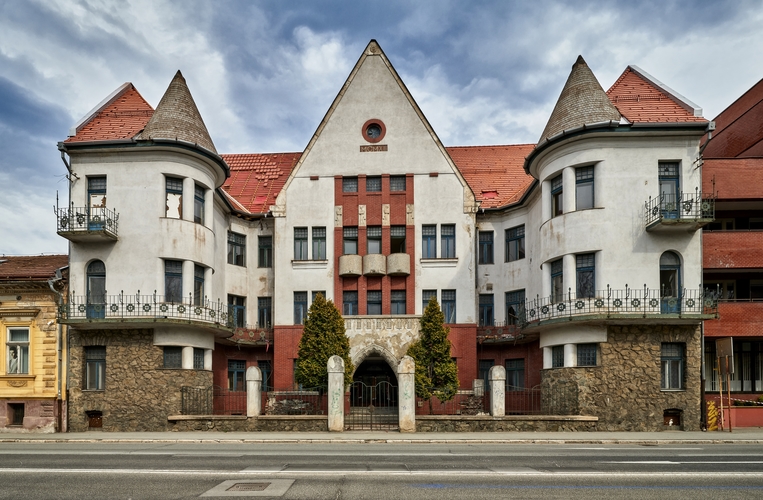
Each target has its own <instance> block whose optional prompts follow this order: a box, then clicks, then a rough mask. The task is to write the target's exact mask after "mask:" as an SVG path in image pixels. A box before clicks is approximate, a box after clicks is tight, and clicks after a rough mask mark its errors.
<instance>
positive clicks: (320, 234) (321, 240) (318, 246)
mask: <svg viewBox="0 0 763 500" xmlns="http://www.w3.org/2000/svg"><path fill="white" fill-rule="evenodd" d="M313 260H326V228H325V227H314V228H313Z"/></svg>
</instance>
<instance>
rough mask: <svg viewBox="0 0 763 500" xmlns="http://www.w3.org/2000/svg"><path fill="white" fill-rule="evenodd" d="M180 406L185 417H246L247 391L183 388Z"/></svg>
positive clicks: (215, 386) (216, 386) (217, 386)
mask: <svg viewBox="0 0 763 500" xmlns="http://www.w3.org/2000/svg"><path fill="white" fill-rule="evenodd" d="M180 406H181V410H180V411H181V413H182V414H183V415H246V391H229V390H228V389H225V388H222V387H220V386H219V385H214V386H211V387H189V386H183V387H181V388H180Z"/></svg>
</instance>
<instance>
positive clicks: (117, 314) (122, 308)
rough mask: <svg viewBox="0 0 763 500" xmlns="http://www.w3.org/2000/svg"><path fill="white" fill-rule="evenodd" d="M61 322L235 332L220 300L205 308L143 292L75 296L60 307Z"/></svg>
mask: <svg viewBox="0 0 763 500" xmlns="http://www.w3.org/2000/svg"><path fill="white" fill-rule="evenodd" d="M59 319H60V320H62V321H63V322H66V323H76V322H79V321H93V320H101V321H109V320H111V321H122V320H133V321H140V320H148V321H156V320H180V321H188V322H197V323H206V324H209V325H214V326H216V327H219V328H225V329H228V330H231V331H233V329H234V328H235V327H234V315H233V311H232V307H230V306H228V304H225V303H223V302H221V301H219V300H218V301H217V302H213V301H210V300H207V299H205V300H204V301H203V304H202V305H197V304H194V301H193V300H192V298H191V297H190V296H189V297H188V299H187V300H185V301H172V300H167V299H166V298H165V297H164V296H162V295H157V294H156V293H154V294H152V295H141V293H140V290H139V291H138V293H137V294H135V295H127V294H125V293H124V292H122V293H120V294H119V295H107V294H103V295H101V296H100V297H98V298H94V297H92V296H90V297H88V296H85V295H74V294H73V293H72V294H71V295H69V296H68V301H67V302H66V303H64V304H62V305H61V306H59Z"/></svg>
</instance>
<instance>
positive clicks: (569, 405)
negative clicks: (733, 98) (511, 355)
mask: <svg viewBox="0 0 763 500" xmlns="http://www.w3.org/2000/svg"><path fill="white" fill-rule="evenodd" d="M577 414H578V389H577V386H576V385H575V384H573V383H567V384H565V383H557V384H554V385H552V386H551V387H548V388H546V389H543V390H541V387H540V386H539V385H536V386H535V387H531V388H528V387H514V386H507V387H506V415H577Z"/></svg>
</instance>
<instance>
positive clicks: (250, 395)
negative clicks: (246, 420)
mask: <svg viewBox="0 0 763 500" xmlns="http://www.w3.org/2000/svg"><path fill="white" fill-rule="evenodd" d="M260 412H262V372H261V371H260V369H259V368H257V367H256V366H250V367H249V368H247V369H246V416H247V417H259V416H260Z"/></svg>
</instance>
